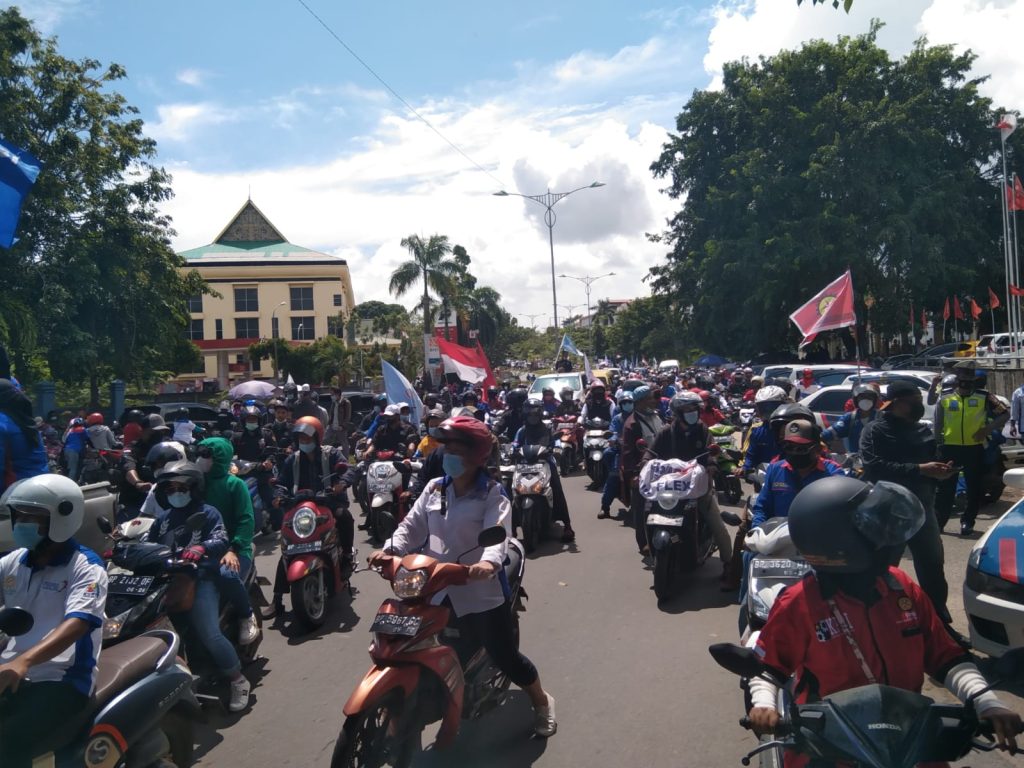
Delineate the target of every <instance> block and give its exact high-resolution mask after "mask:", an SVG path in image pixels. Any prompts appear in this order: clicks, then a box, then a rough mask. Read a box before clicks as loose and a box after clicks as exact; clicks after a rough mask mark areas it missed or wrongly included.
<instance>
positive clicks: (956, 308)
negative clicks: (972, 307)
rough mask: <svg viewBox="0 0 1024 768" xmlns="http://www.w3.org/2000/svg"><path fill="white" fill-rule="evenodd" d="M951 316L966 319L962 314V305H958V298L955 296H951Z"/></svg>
mask: <svg viewBox="0 0 1024 768" xmlns="http://www.w3.org/2000/svg"><path fill="white" fill-rule="evenodd" d="M953 317H954V318H956V319H957V320H966V319H967V317H966V316H965V315H964V310H963V307H961V306H960V299H958V298H957V297H956V296H954V297H953Z"/></svg>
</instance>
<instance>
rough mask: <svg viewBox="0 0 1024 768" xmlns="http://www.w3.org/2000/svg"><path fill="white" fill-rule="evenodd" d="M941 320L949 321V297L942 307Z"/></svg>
mask: <svg viewBox="0 0 1024 768" xmlns="http://www.w3.org/2000/svg"><path fill="white" fill-rule="evenodd" d="M942 319H943V320H949V297H948V296H947V297H946V303H945V304H943V305H942Z"/></svg>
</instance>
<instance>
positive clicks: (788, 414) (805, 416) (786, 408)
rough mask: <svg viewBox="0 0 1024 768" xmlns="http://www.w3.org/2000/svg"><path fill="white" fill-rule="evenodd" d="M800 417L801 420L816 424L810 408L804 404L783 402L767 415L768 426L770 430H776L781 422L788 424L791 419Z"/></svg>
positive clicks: (794, 419)
mask: <svg viewBox="0 0 1024 768" xmlns="http://www.w3.org/2000/svg"><path fill="white" fill-rule="evenodd" d="M797 419H800V420H802V421H809V422H811V423H812V424H816V423H817V422H816V420H815V418H814V414H813V413H811V409H810V408H808V407H807V406H806V405H801V404H800V403H783V404H782V405H780V406H779V407H778V408H776V409H775V410H774V411H772V415H771V416H769V417H768V426H769V427H770V428H771V430H772V432H774V431H775V430H777V429H778V428H779V427H781V426H782V425H783V424H788V423H789V422H791V421H796V420H797Z"/></svg>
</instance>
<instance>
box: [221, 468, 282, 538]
mask: <svg viewBox="0 0 1024 768" xmlns="http://www.w3.org/2000/svg"><path fill="white" fill-rule="evenodd" d="M276 453H277V451H276V449H275V450H271V451H270V452H269V453H265V455H264V461H265V460H267V459H269V458H271V457H272V456H273V455H275V454H276ZM231 473H232V474H234V475H237V476H238V477H239V478H241V479H242V480H243V481H244V482H245V487H246V488H248V489H249V499H250V501H251V502H252V513H253V517H254V518H255V521H256V524H255V529H256V531H258V532H259V533H261V534H263V535H267V534H270V533H271V532H273V526H272V525H271V522H270V515H269V514H268V510H266V509H265V508H264V505H263V496H261V495H260V481H261V480H262V481H265V482H267V483H268V484H270V483H271V480H272V478H273V475H274V471H273V469H264V468H263V462H262V461H246V460H245V459H234V460H233V461H232V462H231Z"/></svg>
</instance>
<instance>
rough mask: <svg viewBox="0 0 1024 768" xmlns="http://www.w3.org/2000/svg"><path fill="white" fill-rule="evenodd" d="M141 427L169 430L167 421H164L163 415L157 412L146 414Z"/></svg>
mask: <svg viewBox="0 0 1024 768" xmlns="http://www.w3.org/2000/svg"><path fill="white" fill-rule="evenodd" d="M142 428H143V429H153V430H161V431H163V432H169V431H170V429H169V428H168V426H167V423H166V422H165V421H164V417H163V416H161V415H160V414H159V413H149V414H146V418H145V419H144V420H143V422H142Z"/></svg>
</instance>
